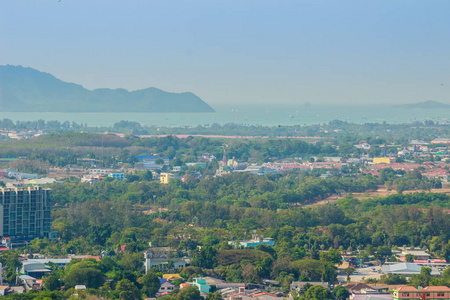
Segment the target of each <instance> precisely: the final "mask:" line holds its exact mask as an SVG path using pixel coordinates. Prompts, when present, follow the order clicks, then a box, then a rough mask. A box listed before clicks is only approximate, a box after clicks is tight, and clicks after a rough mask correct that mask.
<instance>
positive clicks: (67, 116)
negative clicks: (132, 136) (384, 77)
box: [0, 105, 450, 127]
mask: <svg viewBox="0 0 450 300" xmlns="http://www.w3.org/2000/svg"><path fill="white" fill-rule="evenodd" d="M213 108H214V109H215V110H216V112H215V113H60V112H46V113H38V112H1V113H0V119H5V118H6V119H11V120H13V121H35V120H39V119H42V120H45V121H52V120H56V121H60V122H64V121H70V122H76V123H82V124H85V123H87V125H88V126H89V127H110V126H112V125H113V124H114V123H116V122H119V121H121V120H126V121H134V122H139V123H140V124H141V125H145V126H167V127H184V126H189V127H193V126H197V125H210V124H213V123H218V124H221V125H223V124H226V123H236V124H243V125H262V126H277V125H284V126H286V125H312V124H323V123H328V122H329V121H332V120H340V121H346V122H349V123H357V124H363V123H383V122H386V123H389V124H401V123H412V122H415V121H425V120H432V121H434V122H439V123H448V122H450V109H404V108H392V107H389V106H387V105H359V106H358V105H339V106H337V105H336V106H333V105H320V106H319V105H296V106H294V105H291V106H267V105H265V106H243V105H241V106H239V105H226V106H218V105H216V106H213Z"/></svg>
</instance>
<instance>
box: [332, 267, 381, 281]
mask: <svg viewBox="0 0 450 300" xmlns="http://www.w3.org/2000/svg"><path fill="white" fill-rule="evenodd" d="M372 269H375V271H372ZM378 270H380V273H378ZM340 271H342V270H341V269H339V270H338V273H339V272H340ZM356 272H358V273H359V274H355V275H350V281H351V282H360V281H361V280H362V278H363V277H364V279H367V278H376V279H379V278H380V277H381V275H382V274H383V273H381V267H378V266H377V267H367V268H357V269H356ZM346 280H347V275H346V274H339V275H338V281H339V282H345V281H346Z"/></svg>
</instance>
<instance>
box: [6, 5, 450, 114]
mask: <svg viewBox="0 0 450 300" xmlns="http://www.w3.org/2000/svg"><path fill="white" fill-rule="evenodd" d="M448 11H450V2H448V1H433V3H432V4H430V2H424V1H395V2H393V1H386V0H385V1H377V2H373V3H369V2H361V1H345V2H339V1H335V2H331V1H329V2H327V1H265V0H259V1H245V2H240V1H228V2H226V3H225V2H218V1H207V2H205V1H186V2H184V1H163V0H158V1H144V0H137V1H133V2H127V3H125V2H122V1H104V0H98V1H95V2H90V1H87V0H80V1H69V0H61V2H58V1H57V0H54V1H53V0H52V1H50V0H49V1H47V0H43V1H33V0H23V1H6V0H0V26H1V28H2V29H0V64H2V65H6V64H11V65H22V66H24V67H31V68H34V69H37V70H39V71H42V72H46V73H51V74H52V75H54V76H55V77H56V78H58V79H61V80H63V81H66V82H72V83H76V84H80V85H82V86H83V87H85V88H87V89H91V90H92V89H98V88H112V89H117V88H123V89H127V90H130V91H132V90H138V89H144V88H148V87H155V88H158V89H162V90H165V91H168V92H192V93H194V94H196V95H198V96H199V97H200V98H202V99H203V100H204V101H205V102H207V103H208V104H210V105H211V106H213V107H214V106H217V105H227V104H233V103H235V104H239V105H252V104H268V105H270V104H271V105H275V104H281V105H302V104H304V103H311V104H312V105H324V104H340V103H342V104H375V103H380V104H391V105H392V104H401V103H414V102H421V101H426V100H435V101H439V102H442V103H450V97H449V91H450V90H449V86H450V75H449V70H450V59H449V57H448V53H449V50H450V40H449V39H448V36H449V33H450V20H449V19H448V17H447V12H448Z"/></svg>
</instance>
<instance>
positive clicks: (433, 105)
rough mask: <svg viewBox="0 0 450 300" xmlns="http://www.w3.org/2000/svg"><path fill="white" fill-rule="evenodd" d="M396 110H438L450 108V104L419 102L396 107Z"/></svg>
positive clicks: (429, 101)
mask: <svg viewBox="0 0 450 300" xmlns="http://www.w3.org/2000/svg"><path fill="white" fill-rule="evenodd" d="M393 107H394V108H407V109H414V108H420V109H423V108H425V109H426V108H428V109H436V108H450V105H449V104H445V103H441V102H437V101H433V100H428V101H423V102H417V103H410V104H401V105H394V106H393Z"/></svg>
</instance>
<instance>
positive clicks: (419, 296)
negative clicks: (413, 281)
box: [392, 286, 450, 300]
mask: <svg viewBox="0 0 450 300" xmlns="http://www.w3.org/2000/svg"><path fill="white" fill-rule="evenodd" d="M392 298H393V299H394V300H401V299H403V300H435V299H439V300H448V299H450V288H448V287H446V286H428V287H426V288H424V289H421V290H418V289H416V288H415V287H413V286H402V287H400V288H398V289H394V290H393V291H392Z"/></svg>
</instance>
